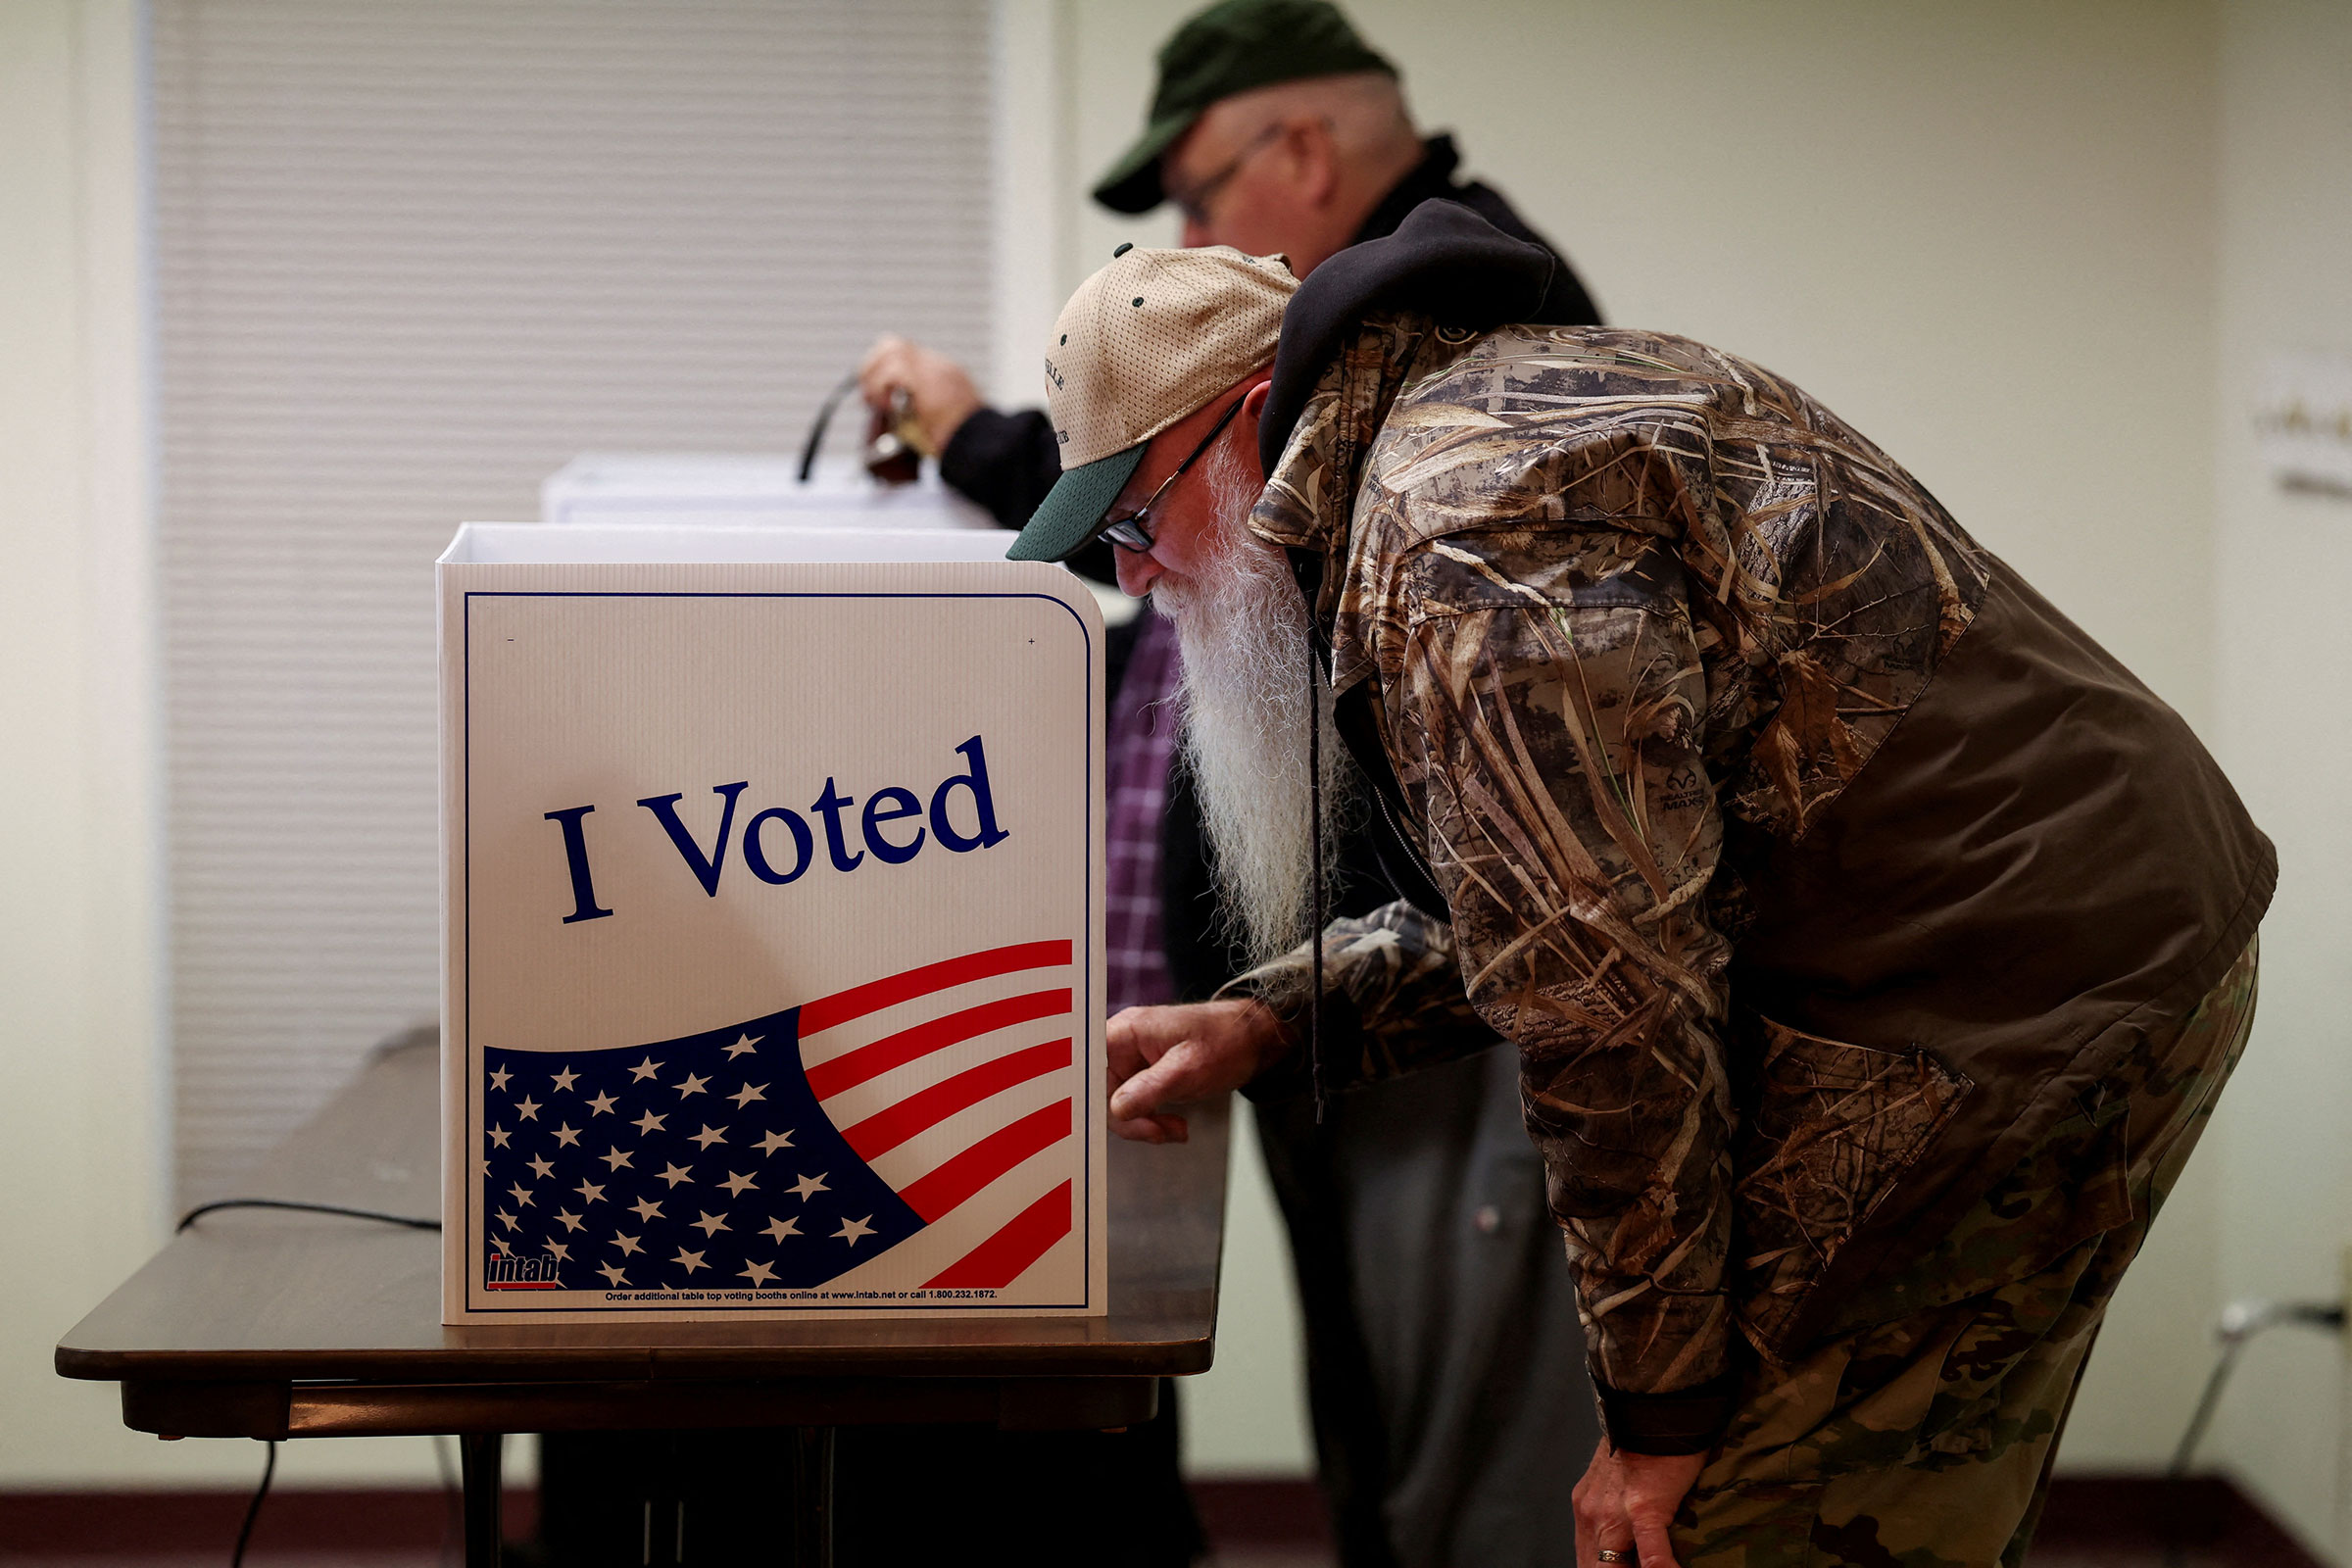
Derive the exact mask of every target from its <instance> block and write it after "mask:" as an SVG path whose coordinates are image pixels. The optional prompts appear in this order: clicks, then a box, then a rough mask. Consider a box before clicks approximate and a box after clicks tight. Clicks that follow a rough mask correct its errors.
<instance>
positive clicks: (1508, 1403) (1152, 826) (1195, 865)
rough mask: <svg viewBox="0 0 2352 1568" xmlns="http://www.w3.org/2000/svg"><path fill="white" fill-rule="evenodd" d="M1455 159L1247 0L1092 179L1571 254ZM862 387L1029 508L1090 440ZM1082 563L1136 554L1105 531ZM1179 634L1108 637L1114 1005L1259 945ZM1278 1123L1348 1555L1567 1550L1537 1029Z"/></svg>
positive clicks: (1307, 34) (1355, 51) (1278, 1105)
mask: <svg viewBox="0 0 2352 1568" xmlns="http://www.w3.org/2000/svg"><path fill="white" fill-rule="evenodd" d="M1458 162H1459V155H1458V154H1457V153H1456V151H1455V149H1454V146H1453V142H1452V140H1451V138H1450V137H1447V136H1444V135H1438V136H1433V137H1429V138H1427V139H1424V138H1423V137H1422V136H1421V135H1420V133H1419V132H1418V131H1417V130H1416V129H1415V128H1414V125H1413V122H1412V119H1411V116H1410V114H1409V113H1408V112H1407V109H1406V106H1405V100H1404V94H1403V91H1402V88H1401V86H1400V84H1399V82H1398V79H1397V70H1396V68H1395V66H1393V65H1392V64H1391V63H1390V62H1389V61H1388V60H1387V59H1386V58H1384V57H1383V56H1382V55H1380V54H1379V53H1378V52H1376V51H1375V50H1373V49H1372V48H1371V47H1370V46H1368V45H1367V44H1366V43H1365V42H1364V41H1363V40H1362V39H1361V38H1360V37H1359V36H1358V35H1357V34H1356V32H1355V30H1354V29H1353V28H1352V27H1351V26H1349V25H1348V21H1347V19H1346V18H1345V17H1344V16H1343V15H1342V14H1341V13H1340V12H1339V11H1338V10H1337V9H1335V8H1334V7H1332V6H1331V5H1328V4H1325V3H1322V0H1223V3H1220V4H1218V5H1215V6H1211V7H1210V8H1209V9H1207V10H1205V11H1203V12H1201V13H1200V14H1199V15H1197V16H1195V17H1194V18H1192V19H1191V20H1190V21H1188V22H1186V23H1185V24H1184V25H1182V26H1181V27H1179V28H1178V29H1177V31H1176V32H1175V34H1174V35H1173V36H1171V37H1170V38H1169V39H1168V41H1167V42H1166V44H1165V45H1164V46H1163V47H1162V48H1161V50H1160V52H1159V83H1158V88H1157V91H1156V92H1155V93H1154V94H1153V97H1152V105H1151V108H1150V111H1149V114H1148V117H1147V123H1146V125H1145V129H1144V131H1143V134H1142V135H1141V136H1140V137H1138V138H1137V140H1136V142H1135V143H1134V145H1133V146H1131V147H1130V148H1129V149H1128V150H1127V151H1126V152H1125V154H1123V155H1122V156H1121V157H1120V158H1119V160H1118V161H1117V162H1116V163H1115V164H1114V165H1113V166H1112V167H1111V169H1110V170H1109V172H1107V173H1106V174H1105V175H1104V176H1103V179H1102V180H1101V181H1100V182H1099V183H1098V185H1097V187H1096V189H1095V191H1094V196H1095V199H1096V200H1097V201H1099V202H1101V203H1102V204H1103V205H1104V206H1105V207H1108V208H1110V209H1111V210H1113V211H1116V212H1123V213H1144V212H1148V211H1150V210H1152V208H1154V207H1156V206H1158V205H1159V204H1161V203H1162V202H1163V201H1172V202H1174V203H1175V204H1176V206H1177V207H1178V208H1179V210H1180V211H1181V212H1182V214H1183V218H1184V228H1183V240H1184V243H1185V244H1186V245H1188V246H1196V247H1197V246H1208V245H1218V244H1228V245H1232V246H1235V247H1237V248H1239V249H1240V250H1242V251H1244V252H1245V253H1248V254H1250V255H1267V254H1272V253H1280V254H1281V255H1283V256H1284V257H1286V258H1287V261H1288V264H1289V269H1290V270H1291V272H1293V273H1296V274H1298V275H1300V276H1303V275H1305V274H1307V273H1308V272H1311V271H1312V270H1315V269H1316V268H1317V267H1319V266H1320V265H1321V264H1322V263H1323V262H1324V261H1325V260H1327V259H1328V258H1329V257H1331V256H1332V255H1334V254H1335V253H1337V252H1339V251H1341V250H1343V249H1345V248H1346V247H1348V246H1349V245H1351V244H1354V243H1357V242H1359V241H1362V240H1366V239H1372V238H1376V237H1378V236H1380V235H1384V234H1388V233H1390V232H1392V231H1393V230H1395V229H1396V227H1397V224H1398V223H1400V222H1401V221H1403V219H1404V217H1405V215H1406V214H1408V213H1410V212H1411V211H1412V210H1413V209H1414V208H1415V207H1417V206H1419V205H1420V204H1421V203H1422V202H1424V201H1426V200H1429V199H1431V198H1433V197H1442V198H1446V199H1449V200H1452V201H1456V202H1460V203H1462V204H1464V205H1466V206H1468V207H1470V208H1472V209H1473V210H1474V211H1476V212H1478V213H1479V214H1480V215H1481V216H1483V217H1484V218H1485V219H1486V220H1487V221H1490V222H1492V223H1494V224H1495V226H1496V227H1498V228H1500V229H1502V230H1504V231H1505V232H1507V233H1510V234H1513V235H1515V236H1518V237H1519V238H1522V239H1526V240H1530V241H1534V242H1535V243H1537V244H1544V246H1545V249H1547V250H1548V249H1550V247H1549V246H1548V245H1547V244H1545V242H1544V240H1543V239H1542V238H1541V236H1539V235H1537V234H1536V233H1535V231H1534V230H1533V229H1532V228H1530V227H1529V225H1528V224H1527V223H1526V222H1525V221H1523V220H1521V219H1520V217H1519V216H1518V214H1516V213H1515V212H1513V211H1512V209H1511V207H1510V205H1509V204H1508V203H1507V202H1505V201H1504V200H1503V198H1502V197H1501V196H1500V195H1498V194H1496V193H1495V191H1494V190H1492V189H1490V188H1488V187H1487V186H1485V185H1482V184H1478V183H1474V182H1471V183H1465V182H1462V181H1459V180H1457V179H1456V178H1455V169H1456V166H1457V164H1458ZM1558 276H1559V295H1558V301H1557V306H1556V310H1555V313H1554V314H1555V319H1563V320H1575V321H1595V320H1597V319H1598V315H1597V313H1596V312H1595V311H1594V309H1593V303H1592V301H1591V299H1590V298H1589V297H1588V296H1587V295H1586V293H1585V291H1584V289H1583V288H1582V286H1581V285H1580V284H1579V283H1578V282H1577V280H1576V278H1575V274H1574V273H1573V271H1571V270H1569V269H1568V267H1567V266H1566V265H1565V264H1564V263H1562V264H1560V265H1559V267H1558ZM863 390H864V393H865V396H866V399H867V401H868V402H869V403H870V404H871V405H872V406H873V407H874V408H875V409H876V411H877V412H879V411H881V410H883V409H886V408H887V407H888V406H889V404H890V402H891V399H892V396H893V394H894V392H900V391H904V392H906V393H907V394H908V395H909V396H910V398H911V414H912V416H913V417H914V418H915V420H916V421H917V422H918V423H919V424H920V425H921V427H922V429H923V431H924V433H925V435H926V436H927V438H928V442H929V445H930V446H931V448H932V450H933V451H935V452H937V453H939V454H940V472H941V476H942V477H943V478H944V479H945V480H946V481H947V482H948V483H949V484H951V485H953V486H955V487H956V489H958V490H960V491H962V492H963V493H964V494H966V495H968V496H970V497H971V498H972V499H974V500H976V501H978V502H980V503H981V504H982V505H983V506H986V507H988V508H989V509H990V510H991V511H992V512H993V513H994V514H995V515H996V516H997V517H998V518H999V520H1001V521H1002V522H1004V523H1005V524H1007V525H1009V526H1015V527H1018V526H1020V525H1022V524H1024V523H1026V522H1028V521H1029V519H1030V516H1031V515H1032V514H1033V513H1034V512H1035V511H1036V510H1037V508H1038V506H1039V505H1040V503H1041V502H1043V501H1044V499H1045V497H1046V495H1047V493H1048V492H1049V491H1050V490H1052V488H1053V486H1054V482H1055V481H1056V480H1057V479H1058V478H1059V477H1060V474H1061V460H1062V457H1063V450H1062V447H1061V444H1060V442H1059V440H1058V439H1057V437H1056V435H1055V432H1054V428H1053V426H1052V424H1051V423H1050V422H1049V420H1048V419H1047V417H1046V416H1045V415H1044V414H1043V413H1042V412H1040V411H1037V410H1022V411H1011V412H1008V411H999V410H996V409H991V408H988V407H985V406H984V405H983V402H982V399H981V397H980V394H979V392H978V390H977V389H976V388H975V387H974V386H973V384H972V382H971V379H970V377H969V376H968V375H966V374H965V372H964V371H963V370H962V369H961V368H959V367H957V366H956V365H955V364H954V363H953V362H951V361H949V360H947V359H945V358H944V357H942V356H940V355H937V354H935V353H932V352H931V351H929V350H927V349H924V348H921V347H920V346H918V345H915V344H912V343H908V342H906V341H905V340H903V339H897V338H886V339H884V340H883V341H882V342H881V343H879V344H877V345H876V346H875V348H874V350H873V352H872V354H871V355H869V357H868V359H867V361H866V364H865V366H864V368H863ZM1111 488H1112V489H1113V490H1115V489H1117V488H1118V486H1117V484H1116V483H1113V484H1112V485H1111ZM1098 510H1099V509H1098ZM1076 564H1078V565H1079V566H1080V567H1081V569H1086V570H1089V571H1090V573H1091V574H1093V575H1096V576H1099V577H1103V578H1107V577H1108V576H1109V575H1110V560H1109V552H1108V550H1107V549H1105V548H1103V547H1101V546H1097V547H1095V548H1094V549H1093V550H1092V551H1091V552H1089V553H1087V554H1086V555H1084V556H1082V557H1081V558H1080V560H1079V561H1078V562H1077V563H1076ZM1174 640H1175V639H1174V636H1173V631H1172V628H1171V627H1170V625H1169V623H1168V622H1167V621H1166V620H1165V619H1164V618H1163V617H1161V616H1159V615H1157V614H1155V613H1151V612H1147V613H1145V614H1143V615H1142V616H1140V617H1139V618H1138V620H1137V621H1136V622H1134V623H1133V624H1132V625H1131V626H1129V627H1125V628H1119V629H1118V631H1117V632H1114V636H1113V643H1112V647H1111V650H1110V652H1111V659H1112V680H1113V683H1114V697H1113V699H1112V704H1111V710H1110V712H1109V715H1108V731H1109V750H1110V754H1111V755H1110V763H1111V771H1112V778H1111V780H1110V797H1111V798H1110V831H1109V843H1108V851H1109V854H1108V860H1109V874H1110V883H1111V886H1110V898H1109V910H1110V927H1111V929H1110V931H1109V933H1108V937H1109V941H1108V947H1109V950H1110V958H1111V962H1110V976H1109V979H1110V990H1111V1010H1113V1011H1114V1012H1115V1011H1117V1010H1118V1009H1119V1008H1121V1007H1123V1006H1127V1005H1149V1004H1152V1003H1166V1002H1183V1001H1199V1000H1201V999H1203V998H1206V997H1207V996H1209V995H1211V994H1212V993H1214V992H1215V991H1216V989H1217V988H1218V987H1219V986H1220V985H1222V984H1223V983H1224V982H1225V981H1227V980H1229V979H1230V978H1232V977H1233V976H1234V975H1235V974H1237V973H1239V972H1241V971H1242V970H1243V969H1246V968H1248V967H1249V966H1250V959H1251V957H1252V955H1251V954H1250V953H1249V952H1248V945H1247V943H1246V942H1241V941H1236V940H1233V939H1232V938H1231V937H1230V936H1229V935H1228V932H1229V931H1230V929H1231V928H1232V926H1233V923H1234V920H1235V918H1236V913H1237V905H1238V904H1239V903H1240V902H1243V901H1242V900H1238V899H1237V898H1236V897H1235V895H1234V891H1233V890H1232V889H1231V888H1230V887H1228V888H1223V889H1221V888H1220V887H1219V883H1220V882H1221V881H1224V882H1231V881H1232V880H1233V879H1235V878H1236V877H1237V876H1240V875H1241V873H1242V871H1243V869H1244V868H1240V867H1236V866H1234V865H1231V864H1225V865H1217V864H1213V863H1212V860H1211V858H1210V856H1209V854H1208V853H1207V851H1206V849H1205V848H1204V835H1203V833H1202V829H1201V807H1200V804H1199V799H1198V793H1197V791H1196V789H1195V788H1194V785H1193V782H1192V780H1191V778H1190V777H1189V776H1188V774H1187V772H1186V770H1185V769H1184V768H1182V767H1171V765H1170V762H1171V753H1172V751H1173V750H1174V746H1175V738H1174V737H1173V736H1172V735H1171V734H1170V730H1171V728H1172V726H1171V725H1170V724H1169V723H1168V721H1167V719H1166V718H1165V717H1164V716H1160V715H1162V714H1164V713H1165V712H1167V711H1171V707H1170V704H1169V702H1168V700H1169V699H1170V698H1171V697H1173V696H1175V695H1176V692H1177V687H1178V684H1179V682H1180V681H1181V679H1182V677H1183V673H1184V671H1183V667H1182V664H1181V662H1180V661H1179V660H1178V659H1177V657H1176V651H1175V648H1174ZM1139 824H1140V826H1139ZM1335 858H1337V859H1340V860H1343V861H1345V862H1347V863H1348V865H1349V866H1350V867H1351V868H1353V870H1354V874H1353V876H1352V878H1351V880H1349V881H1348V882H1347V883H1346V884H1345V890H1344V891H1343V893H1342V895H1341V898H1340V901H1339V903H1338V905H1337V906H1336V907H1338V908H1340V909H1342V910H1344V911H1346V912H1349V913H1362V912H1365V911H1367V910H1369V909H1370V908H1372V907H1376V906H1378V905H1379V904H1381V903H1383V902H1385V901H1386V899H1387V898H1388V893H1387V889H1386V883H1385V881H1383V880H1382V879H1381V877H1380V875H1379V872H1378V869H1377V865H1376V863H1375V862H1374V858H1373V856H1372V855H1371V853H1370V851H1369V849H1368V847H1367V846H1366V845H1365V844H1364V843H1363V842H1362V841H1361V839H1360V838H1348V839H1347V840H1346V847H1345V848H1344V850H1343V851H1342V852H1341V853H1340V854H1339V855H1337V856H1335ZM1256 1123H1257V1128H1258V1135H1259V1142H1260V1147H1261V1148H1262V1150H1263V1151H1264V1153H1265V1157H1266V1163H1267V1168H1268V1171H1269V1174H1270V1176H1271V1177H1272V1180H1273V1185H1274V1189H1275V1193H1276V1197H1277V1199H1278V1200H1279V1201H1280V1202H1281V1205H1282V1209H1283V1214H1284V1219H1285V1221H1286V1224H1287V1226H1288V1229H1289V1232H1290V1237H1291V1245H1292V1255H1293V1259H1294V1262H1295V1264H1296V1267H1297V1272H1298V1283H1299V1300H1300V1305H1301V1308H1302V1314H1303V1317H1304V1327H1305V1337H1306V1350H1307V1366H1308V1384H1309V1401H1310V1406H1311V1415H1312V1420H1313V1425H1314V1432H1315V1440H1316V1451H1317V1457H1318V1461H1319V1470H1320V1479H1321V1482H1322V1485H1323V1488H1324V1491H1325V1494H1326V1497H1327V1500H1328V1502H1329V1504H1330V1506H1331V1509H1332V1514H1333V1519H1334V1523H1335V1526H1336V1533H1337V1535H1338V1538H1339V1545H1340V1552H1341V1556H1342V1559H1343V1560H1344V1561H1345V1562H1346V1563H1348V1565H1349V1568H1364V1565H1382V1564H1389V1563H1400V1564H1423V1563H1429V1564H1438V1563H1456V1562H1459V1563H1473V1562H1475V1563H1481V1564H1485V1563H1544V1562H1550V1561H1555V1560H1565V1557H1564V1554H1565V1552H1566V1550H1567V1544H1568V1542H1569V1540H1570V1536H1571V1533H1572V1522H1571V1520H1570V1518H1569V1506H1568V1496H1567V1489H1566V1487H1565V1485H1563V1484H1562V1481H1561V1478H1563V1477H1573V1476H1575V1475H1576V1474H1578V1473H1579V1472H1581V1471H1582V1469H1583V1468H1584V1465H1585V1461H1586V1458H1587V1456H1588V1455H1589V1454H1590V1453H1591V1451H1592V1449H1593V1444H1594V1443H1595V1441H1597V1436H1598V1425H1597V1420H1596V1417H1595V1414H1594V1412H1593V1407H1592V1400H1591V1398H1590V1396H1589V1394H1588V1393H1587V1392H1586V1389H1585V1373H1584V1370H1583V1365H1584V1346H1583V1341H1582V1336H1581V1334H1580V1332H1579V1330H1578V1328H1577V1326H1576V1322H1575V1311H1574V1306H1573V1302H1572V1291H1571V1285H1570V1280H1569V1275H1568V1270H1567V1266H1566V1260H1565V1259H1564V1258H1563V1257H1562V1256H1561V1254H1560V1250H1559V1247H1558V1244H1557V1241H1556V1239H1555V1237H1554V1234H1553V1232H1552V1229H1551V1226H1550V1224H1549V1222H1548V1220H1547V1218H1546V1216H1545V1212H1544V1188H1543V1175H1542V1170H1541V1166H1540V1161H1539V1160H1538V1159H1537V1158H1536V1156H1535V1154H1534V1152H1533V1151H1532V1150H1531V1149H1530V1148H1529V1146H1528V1144H1527V1140H1526V1138H1525V1136H1524V1134H1523V1133H1522V1132H1521V1131H1520V1125H1519V1103H1518V1090H1517V1084H1516V1074H1515V1070H1514V1067H1513V1063H1512V1060H1511V1057H1510V1054H1508V1053H1507V1052H1504V1051H1494V1052H1489V1053H1486V1054H1481V1055H1476V1056H1473V1057H1471V1058H1469V1059H1466V1060H1463V1061H1459V1062H1453V1063H1448V1064H1446V1065H1444V1066H1441V1067H1437V1068H1434V1069H1432V1070H1431V1071H1429V1072H1427V1073H1422V1074H1419V1075H1416V1077H1415V1079H1414V1080H1413V1081H1412V1082H1410V1083H1398V1084H1382V1085H1373V1086H1369V1087H1367V1088H1365V1089H1363V1090H1361V1091H1359V1092H1356V1093H1351V1094H1348V1095H1345V1096H1341V1097H1338V1098H1336V1099H1334V1100H1333V1101H1331V1103H1329V1104H1328V1105H1327V1106H1325V1107H1323V1114H1322V1116H1321V1119H1320V1120H1318V1117H1317V1112H1316V1107H1315V1106H1314V1105H1313V1104H1312V1103H1311V1102H1309V1101H1306V1100H1301V1099H1268V1100H1266V1101H1265V1102H1263V1103H1260V1105H1259V1106H1258V1109H1257V1116H1256ZM1563 1390H1565V1391H1567V1392H1565V1393H1563V1392H1562V1391H1563Z"/></svg>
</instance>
